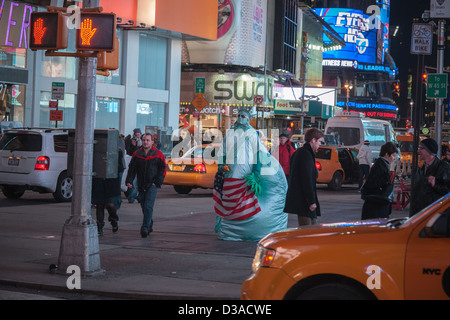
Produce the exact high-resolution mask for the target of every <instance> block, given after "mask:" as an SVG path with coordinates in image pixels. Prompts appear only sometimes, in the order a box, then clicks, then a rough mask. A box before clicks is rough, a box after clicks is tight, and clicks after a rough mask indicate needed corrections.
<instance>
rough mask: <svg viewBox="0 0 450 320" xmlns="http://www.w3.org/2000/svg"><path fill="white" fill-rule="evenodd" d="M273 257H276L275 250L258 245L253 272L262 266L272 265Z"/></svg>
mask: <svg viewBox="0 0 450 320" xmlns="http://www.w3.org/2000/svg"><path fill="white" fill-rule="evenodd" d="M273 259H275V250H272V249H268V248H265V247H263V246H261V245H258V247H257V248H256V253H255V257H254V258H253V263H252V271H253V273H256V272H258V270H259V268H261V267H270V265H271V263H272V261H273Z"/></svg>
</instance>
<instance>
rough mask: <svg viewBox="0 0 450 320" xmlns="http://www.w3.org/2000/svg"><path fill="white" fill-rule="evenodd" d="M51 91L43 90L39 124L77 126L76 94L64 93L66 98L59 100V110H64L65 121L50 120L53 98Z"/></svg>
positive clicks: (46, 125)
mask: <svg viewBox="0 0 450 320" xmlns="http://www.w3.org/2000/svg"><path fill="white" fill-rule="evenodd" d="M51 97H52V94H51V92H48V91H44V92H41V101H40V114H39V126H40V127H42V128H56V127H58V128H75V118H76V112H75V110H76V109H75V107H76V96H75V95H74V94H68V93H66V94H64V100H58V110H62V111H63V121H58V122H56V121H50V110H55V109H53V108H49V101H50V100H51Z"/></svg>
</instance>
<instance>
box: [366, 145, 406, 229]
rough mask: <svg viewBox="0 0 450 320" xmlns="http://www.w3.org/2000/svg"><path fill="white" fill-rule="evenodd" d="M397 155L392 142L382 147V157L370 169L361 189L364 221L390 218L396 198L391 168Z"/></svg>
mask: <svg viewBox="0 0 450 320" xmlns="http://www.w3.org/2000/svg"><path fill="white" fill-rule="evenodd" d="M397 153H398V149H397V147H396V146H395V144H394V143H392V142H387V143H386V144H384V145H382V146H381V150H380V156H379V158H377V159H376V160H375V162H374V164H373V166H372V168H370V172H369V175H368V177H367V180H366V182H365V183H364V184H363V186H362V188H361V198H362V199H363V200H364V205H363V207H362V214H361V219H362V220H365V219H377V218H389V215H390V213H391V205H392V199H393V196H394V185H393V184H392V179H391V174H390V167H391V163H393V162H394V161H395V158H396V157H397Z"/></svg>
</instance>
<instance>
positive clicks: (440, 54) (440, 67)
mask: <svg viewBox="0 0 450 320" xmlns="http://www.w3.org/2000/svg"><path fill="white" fill-rule="evenodd" d="M444 37H445V20H439V22H438V30H437V68H436V72H437V73H438V74H442V73H443V72H444V42H445V38H444ZM442 102H443V99H436V118H435V121H434V122H435V131H436V137H435V138H436V142H437V143H438V153H437V157H438V158H441V153H442V148H441V143H442Z"/></svg>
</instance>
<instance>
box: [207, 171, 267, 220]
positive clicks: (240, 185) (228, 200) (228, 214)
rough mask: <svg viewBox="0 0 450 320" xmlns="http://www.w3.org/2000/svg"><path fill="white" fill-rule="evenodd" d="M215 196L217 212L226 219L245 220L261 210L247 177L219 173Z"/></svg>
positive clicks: (215, 183) (216, 179) (215, 181)
mask: <svg viewBox="0 0 450 320" xmlns="http://www.w3.org/2000/svg"><path fill="white" fill-rule="evenodd" d="M213 198H214V210H215V212H216V214H218V215H219V216H221V217H222V218H223V219H226V220H233V221H240V220H245V219H248V218H250V217H251V216H253V215H255V214H257V213H258V212H260V211H261V208H260V206H259V203H258V199H257V198H256V196H255V192H254V191H252V190H251V187H250V186H249V185H248V184H247V179H237V178H224V177H223V174H221V173H217V174H216V178H215V180H214V191H213Z"/></svg>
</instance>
